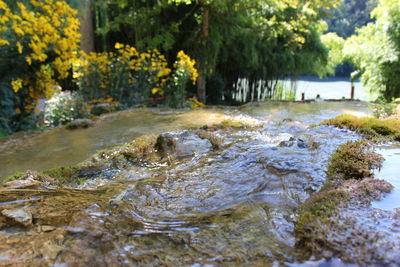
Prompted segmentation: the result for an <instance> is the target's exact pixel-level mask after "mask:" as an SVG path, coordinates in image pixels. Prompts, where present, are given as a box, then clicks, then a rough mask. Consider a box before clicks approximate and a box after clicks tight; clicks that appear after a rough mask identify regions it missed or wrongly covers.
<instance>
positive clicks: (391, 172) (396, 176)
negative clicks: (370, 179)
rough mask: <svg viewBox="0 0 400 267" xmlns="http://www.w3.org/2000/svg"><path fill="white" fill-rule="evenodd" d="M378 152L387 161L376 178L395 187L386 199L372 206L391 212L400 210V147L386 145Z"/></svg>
mask: <svg viewBox="0 0 400 267" xmlns="http://www.w3.org/2000/svg"><path fill="white" fill-rule="evenodd" d="M377 152H378V153H379V154H381V155H382V156H383V157H384V158H385V161H384V162H383V166H382V168H381V170H380V171H379V172H377V173H376V174H375V177H376V178H379V179H384V180H386V181H388V182H389V183H391V184H392V185H393V186H394V189H393V190H392V192H390V193H389V194H388V195H387V196H385V198H384V199H382V200H380V201H375V202H373V203H372V206H373V207H374V208H378V209H382V210H388V211H391V210H394V209H397V208H400V197H399V196H400V171H399V170H400V166H399V163H400V145H399V144H393V145H386V146H383V147H381V148H380V149H379V150H378V151H377Z"/></svg>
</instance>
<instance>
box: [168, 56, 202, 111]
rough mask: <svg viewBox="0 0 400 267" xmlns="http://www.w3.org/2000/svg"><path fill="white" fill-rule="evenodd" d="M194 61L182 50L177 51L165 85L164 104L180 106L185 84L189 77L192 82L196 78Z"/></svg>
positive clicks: (183, 96) (184, 93)
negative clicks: (169, 77) (167, 82)
mask: <svg viewBox="0 0 400 267" xmlns="http://www.w3.org/2000/svg"><path fill="white" fill-rule="evenodd" d="M194 65H195V61H194V60H192V59H190V57H189V56H188V55H186V54H185V53H184V52H183V51H179V53H178V55H177V59H176V61H175V63H174V72H173V73H172V75H171V76H172V77H171V81H170V83H169V84H168V86H167V95H166V104H167V105H168V106H169V107H171V108H182V107H183V105H184V103H185V99H186V90H185V89H186V85H187V83H188V81H189V80H190V79H191V80H192V81H193V84H195V83H196V80H197V76H198V73H197V70H196V68H195V67H194Z"/></svg>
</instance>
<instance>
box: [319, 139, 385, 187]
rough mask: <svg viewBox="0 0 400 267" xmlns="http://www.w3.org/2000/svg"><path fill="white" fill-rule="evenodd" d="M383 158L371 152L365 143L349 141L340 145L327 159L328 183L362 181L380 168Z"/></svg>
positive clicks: (369, 146)
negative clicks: (350, 180)
mask: <svg viewBox="0 0 400 267" xmlns="http://www.w3.org/2000/svg"><path fill="white" fill-rule="evenodd" d="M382 162H383V158H382V157H381V156H380V155H379V154H377V153H375V152H374V151H371V145H370V144H369V143H368V142H367V141H364V140H362V141H356V142H353V141H350V142H347V143H345V144H343V145H341V146H340V147H339V148H338V149H337V150H336V151H335V153H333V154H332V156H331V157H330V159H329V164H328V168H327V172H326V173H327V176H328V181H336V180H338V179H339V180H349V179H356V180H359V179H362V178H365V177H371V176H373V172H372V170H373V169H378V168H380V167H381V166H382Z"/></svg>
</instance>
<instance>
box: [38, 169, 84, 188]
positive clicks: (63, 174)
mask: <svg viewBox="0 0 400 267" xmlns="http://www.w3.org/2000/svg"><path fill="white" fill-rule="evenodd" d="M80 170H81V168H80V167H78V166H68V167H58V168H53V169H48V170H44V171H42V173H43V174H44V175H47V176H50V177H51V178H53V179H56V180H57V181H58V182H60V183H61V184H69V183H72V182H77V181H78V178H77V174H78V173H79V171H80ZM78 184H80V181H79V182H78Z"/></svg>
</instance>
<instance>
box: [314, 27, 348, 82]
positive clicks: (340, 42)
mask: <svg viewBox="0 0 400 267" xmlns="http://www.w3.org/2000/svg"><path fill="white" fill-rule="evenodd" d="M321 40H322V43H323V44H324V45H325V46H326V47H327V48H328V50H329V54H328V63H327V64H326V65H325V66H322V67H321V69H320V70H319V71H318V74H319V75H320V76H325V75H326V74H328V75H334V74H335V69H336V67H337V66H338V65H339V64H342V63H343V60H344V55H343V46H344V42H345V41H344V39H342V38H341V37H339V36H338V35H337V34H335V33H331V32H330V33H327V34H324V35H322V36H321Z"/></svg>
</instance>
